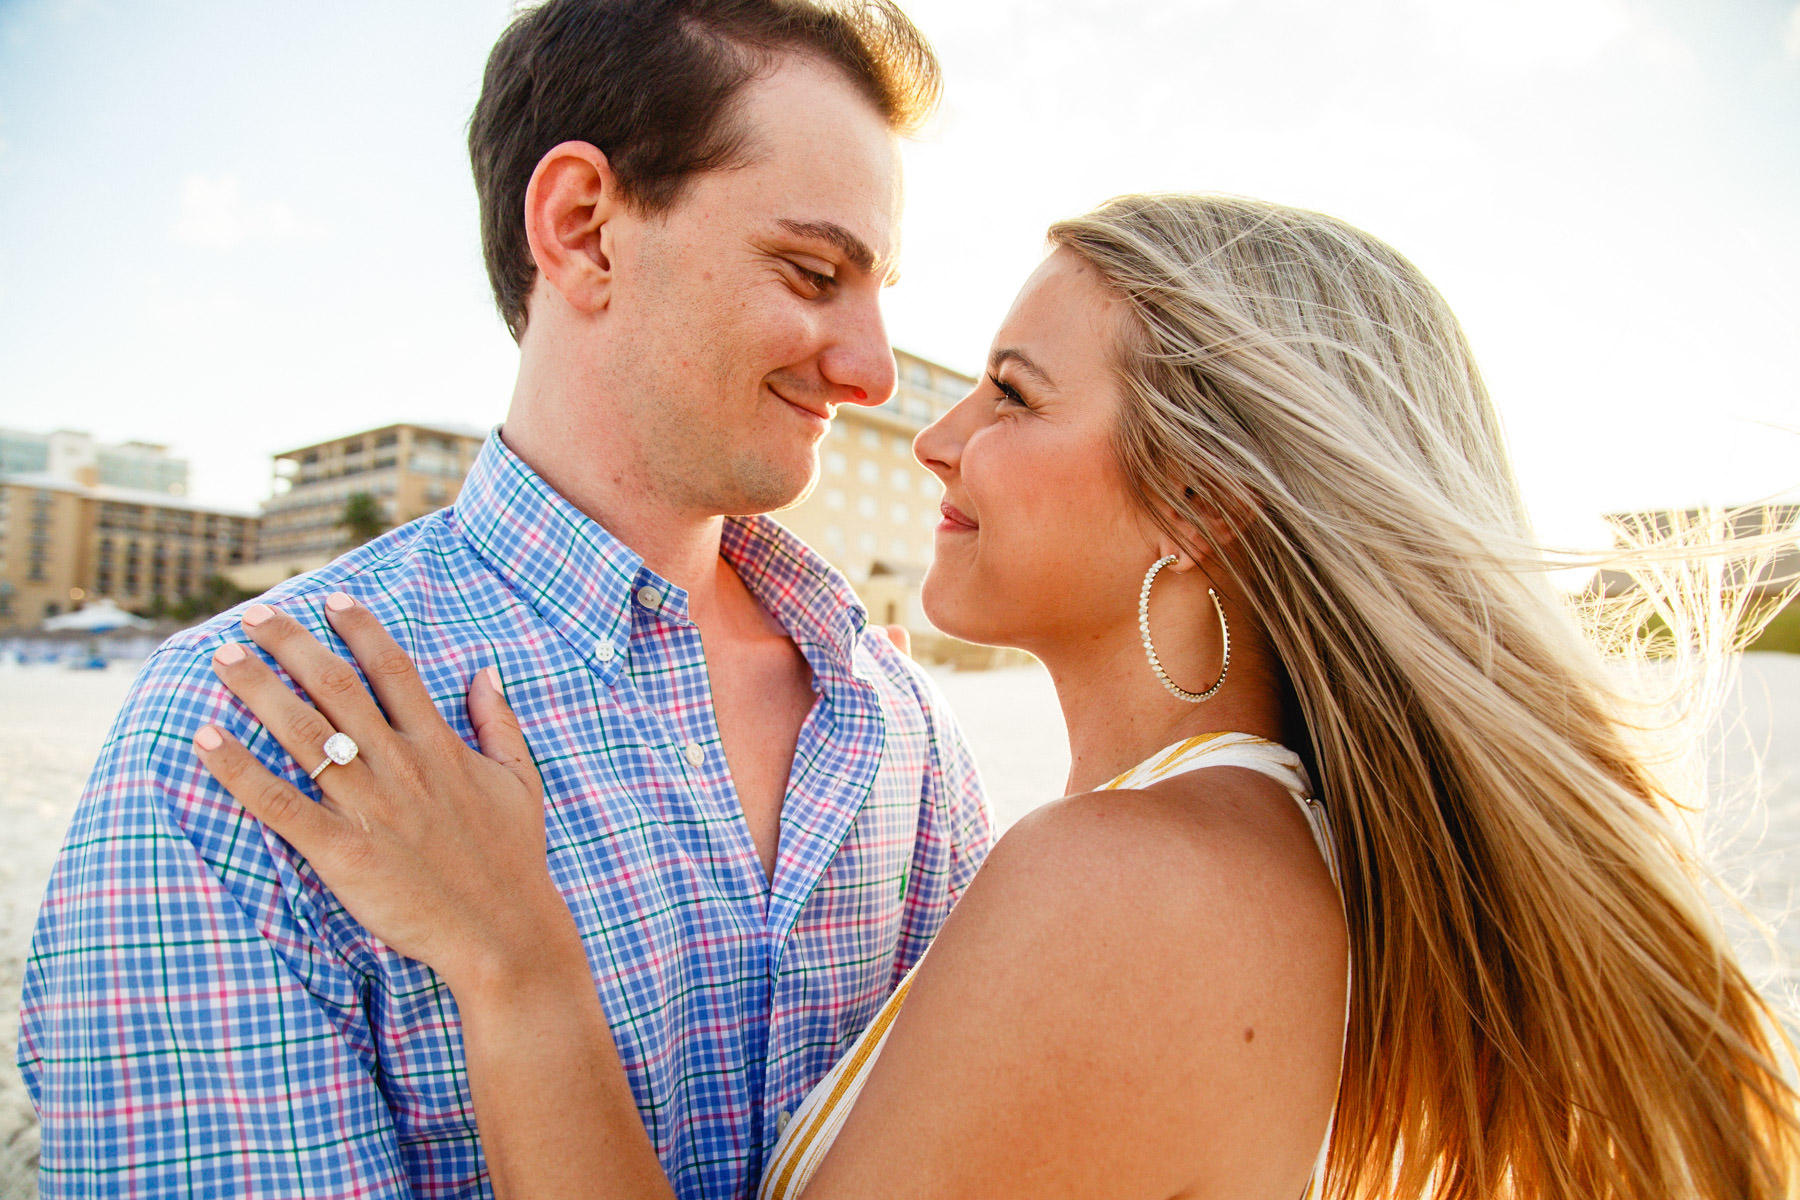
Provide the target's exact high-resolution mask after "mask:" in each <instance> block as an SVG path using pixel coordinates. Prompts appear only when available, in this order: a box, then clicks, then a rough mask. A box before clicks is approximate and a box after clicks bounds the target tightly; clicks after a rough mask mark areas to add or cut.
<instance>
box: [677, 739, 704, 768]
mask: <svg viewBox="0 0 1800 1200" xmlns="http://www.w3.org/2000/svg"><path fill="white" fill-rule="evenodd" d="M681 752H682V754H684V755H686V756H687V760H688V764H689V765H690V766H695V767H697V766H699V765H700V764H701V763H703V762H705V761H706V751H705V750H703V749H702V748H701V746H700V743H699V742H689V743H688V744H687V745H686V746H684V747H683V748H682V751H681Z"/></svg>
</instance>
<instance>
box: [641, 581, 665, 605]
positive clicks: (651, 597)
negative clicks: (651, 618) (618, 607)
mask: <svg viewBox="0 0 1800 1200" xmlns="http://www.w3.org/2000/svg"><path fill="white" fill-rule="evenodd" d="M638 603H639V604H641V605H643V606H644V607H645V608H651V609H654V608H660V607H661V606H662V593H661V592H659V591H657V590H656V589H655V588H653V587H651V586H650V585H649V584H645V585H644V586H643V587H641V588H639V589H638Z"/></svg>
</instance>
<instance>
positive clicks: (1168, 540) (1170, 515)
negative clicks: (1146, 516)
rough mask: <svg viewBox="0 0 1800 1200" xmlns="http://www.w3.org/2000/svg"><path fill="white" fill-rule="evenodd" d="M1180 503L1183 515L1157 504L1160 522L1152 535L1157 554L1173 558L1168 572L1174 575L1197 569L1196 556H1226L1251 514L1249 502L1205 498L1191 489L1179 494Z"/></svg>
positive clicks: (1238, 499)
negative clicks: (1171, 531) (1216, 554)
mask: <svg viewBox="0 0 1800 1200" xmlns="http://www.w3.org/2000/svg"><path fill="white" fill-rule="evenodd" d="M1182 501H1183V508H1184V509H1185V510H1186V511H1185V512H1184V511H1179V510H1177V509H1176V508H1175V507H1174V506H1173V505H1170V504H1159V507H1160V508H1161V510H1162V518H1163V519H1162V522H1161V526H1160V528H1158V530H1157V532H1156V552H1157V554H1158V555H1159V556H1161V555H1168V554H1173V555H1175V561H1174V562H1173V563H1170V564H1169V570H1171V571H1175V572H1178V573H1180V572H1186V571H1191V570H1193V569H1194V568H1195V567H1196V566H1198V565H1200V564H1199V563H1198V562H1196V560H1195V554H1196V553H1197V554H1198V555H1199V556H1200V558H1201V559H1202V560H1204V559H1210V558H1212V557H1213V556H1214V554H1215V550H1216V552H1217V553H1222V554H1227V555H1229V554H1230V553H1231V552H1232V551H1233V549H1234V548H1235V547H1236V546H1237V542H1238V538H1239V537H1240V536H1241V533H1242V531H1243V529H1244V528H1245V526H1246V525H1248V524H1249V521H1250V518H1251V516H1252V515H1253V513H1254V504H1253V502H1251V501H1247V500H1244V499H1241V498H1239V497H1235V496H1234V497H1218V496H1212V495H1207V494H1203V493H1202V492H1200V491H1199V490H1198V489H1196V488H1192V487H1189V488H1184V489H1183V490H1182ZM1168 530H1173V531H1174V532H1173V534H1171V533H1169V532H1167V531H1168Z"/></svg>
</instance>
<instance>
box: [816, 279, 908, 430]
mask: <svg viewBox="0 0 1800 1200" xmlns="http://www.w3.org/2000/svg"><path fill="white" fill-rule="evenodd" d="M835 332H836V334H837V336H836V338H835V339H834V340H833V342H832V344H831V345H830V346H829V347H828V348H827V349H826V351H825V354H824V356H823V357H822V358H821V360H820V364H819V369H820V372H821V373H822V374H823V375H824V376H825V379H826V381H827V382H828V383H832V384H835V385H837V387H838V389H839V391H840V392H841V394H840V395H838V396H834V397H833V399H834V400H836V401H838V402H840V403H849V404H867V405H876V404H886V403H887V402H888V401H889V400H890V399H892V398H893V395H894V388H895V386H896V385H897V384H898V382H899V377H900V374H899V368H898V367H896V366H895V365H894V348H893V347H892V346H890V345H889V344H888V337H887V324H886V322H884V321H883V320H882V317H881V305H880V303H879V302H878V301H877V300H876V299H874V298H870V299H867V300H863V299H860V298H859V299H857V300H856V301H855V302H854V303H853V304H851V305H847V306H846V311H845V312H844V313H843V314H842V324H841V325H840V327H839V328H838V329H837V330H836V331H835Z"/></svg>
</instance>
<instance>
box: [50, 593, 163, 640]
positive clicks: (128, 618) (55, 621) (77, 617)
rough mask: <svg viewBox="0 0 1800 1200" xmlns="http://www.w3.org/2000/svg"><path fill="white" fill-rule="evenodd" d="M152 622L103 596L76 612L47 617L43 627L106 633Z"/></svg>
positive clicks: (135, 627) (136, 627)
mask: <svg viewBox="0 0 1800 1200" xmlns="http://www.w3.org/2000/svg"><path fill="white" fill-rule="evenodd" d="M150 624H151V623H150V622H149V621H146V620H144V618H142V617H139V616H135V615H133V614H131V613H128V612H126V611H125V610H124V609H122V608H120V607H119V606H118V605H117V604H114V603H113V602H112V601H111V600H108V599H105V598H104V597H102V598H101V599H99V600H96V601H94V602H93V603H92V604H89V605H87V606H86V607H85V608H78V609H76V610H75V611H74V612H67V613H62V614H61V615H59V616H54V617H46V618H45V619H44V623H43V625H42V628H43V629H45V630H47V631H52V632H54V631H56V630H75V631H77V632H81V633H105V632H107V631H108V630H110V629H148V628H150Z"/></svg>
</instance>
